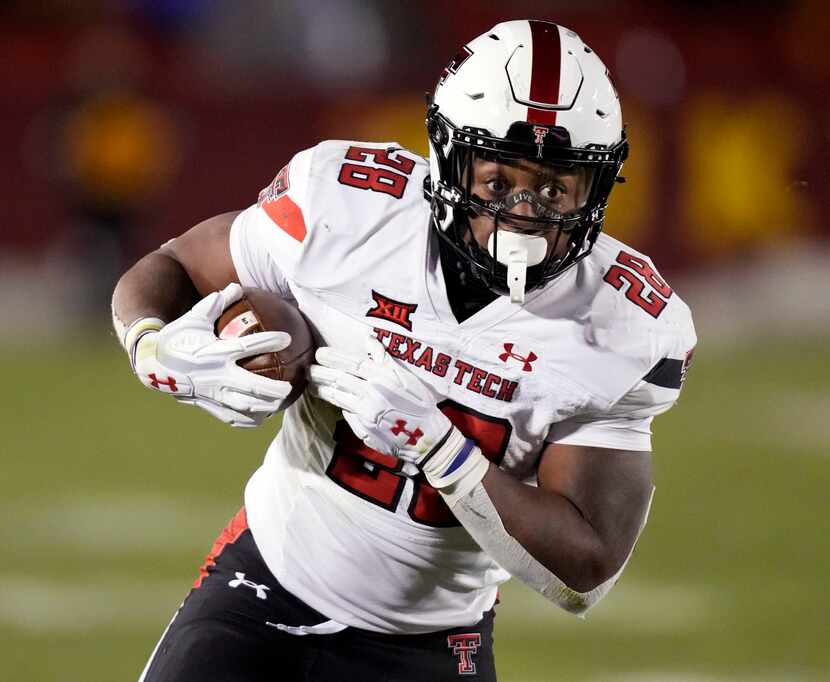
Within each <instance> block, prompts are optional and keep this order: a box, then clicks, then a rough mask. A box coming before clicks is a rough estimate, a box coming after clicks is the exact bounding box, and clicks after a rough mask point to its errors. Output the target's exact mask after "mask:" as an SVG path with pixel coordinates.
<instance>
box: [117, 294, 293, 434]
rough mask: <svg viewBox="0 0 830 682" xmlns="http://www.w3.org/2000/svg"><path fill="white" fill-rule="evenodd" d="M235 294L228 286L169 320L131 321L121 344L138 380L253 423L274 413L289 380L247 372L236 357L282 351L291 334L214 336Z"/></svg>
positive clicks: (236, 422)
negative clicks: (167, 321)
mask: <svg viewBox="0 0 830 682" xmlns="http://www.w3.org/2000/svg"><path fill="white" fill-rule="evenodd" d="M241 297H242V287H240V286H239V285H238V284H229V285H228V286H227V287H225V288H224V289H223V290H222V291H215V292H213V293H212V294H209V295H208V296H206V297H205V298H203V299H202V300H201V301H199V302H198V303H197V304H196V305H195V306H193V308H191V310H189V311H188V312H186V313H185V314H184V315H182V316H181V317H180V318H178V319H177V320H173V322H170V323H169V324H166V325H165V324H164V323H163V322H162V321H161V320H158V319H155V318H144V319H142V320H138V321H137V322H134V323H133V324H132V325H131V326H130V328H129V329H128V330H127V333H126V337H125V344H124V345H125V347H126V348H127V351H128V352H129V354H130V361H131V363H132V365H133V369H134V370H135V373H136V375H137V376H138V378H139V379H140V381H141V383H143V384H144V385H145V386H147V387H148V388H152V389H155V390H158V391H162V392H163V393H169V394H170V395H172V396H173V397H174V398H176V399H177V400H178V401H179V402H182V403H186V404H190V405H198V406H199V407H201V408H202V409H204V410H207V411H208V412H210V413H211V414H212V415H213V416H214V417H216V418H217V419H220V420H222V421H223V422H225V423H227V424H230V425H231V426H242V427H253V426H259V425H260V424H261V423H262V422H263V421H264V420H265V419H267V418H268V417H270V416H271V415H272V414H274V413H275V412H277V411H278V410H279V409H280V407H281V405H282V401H283V400H284V399H285V398H286V396H288V394H289V393H290V392H291V384H290V383H288V382H287V381H276V380H274V379H269V378H267V377H263V376H259V375H258V374H254V373H253V372H249V371H247V370H245V369H243V368H242V367H240V366H239V365H237V364H236V361H237V360H240V359H242V358H246V357H249V356H251V355H258V354H260V353H268V352H276V351H280V350H283V349H284V348H287V347H288V346H289V344H290V343H291V336H290V335H289V334H287V333H285V332H259V333H256V334H250V335H248V336H242V337H239V338H235V339H218V338H217V337H216V334H215V333H214V327H215V324H216V320H217V319H218V318H219V316H220V315H221V314H222V311H223V310H225V308H227V307H228V306H229V305H231V304H232V303H235V302H236V301H238V300H239V299H240V298H241Z"/></svg>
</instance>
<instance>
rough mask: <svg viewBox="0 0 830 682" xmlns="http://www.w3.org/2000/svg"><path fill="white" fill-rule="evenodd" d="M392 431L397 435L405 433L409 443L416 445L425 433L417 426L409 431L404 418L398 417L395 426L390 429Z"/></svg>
mask: <svg viewBox="0 0 830 682" xmlns="http://www.w3.org/2000/svg"><path fill="white" fill-rule="evenodd" d="M389 430H390V431H391V432H392V433H394V434H395V435H396V436H397V435H399V434H401V433H405V434H406V435H407V436H409V438H407V439H406V444H407V445H416V444H417V443H418V439H419V438H420V437H421V436H423V435H424V432H423V431H421V429H419V428H418V427H417V426H416V427H415V430H414V431H407V430H406V422H405V421H404V420H403V419H398V421H396V422H395V426H393V427H392V428H391V429H389Z"/></svg>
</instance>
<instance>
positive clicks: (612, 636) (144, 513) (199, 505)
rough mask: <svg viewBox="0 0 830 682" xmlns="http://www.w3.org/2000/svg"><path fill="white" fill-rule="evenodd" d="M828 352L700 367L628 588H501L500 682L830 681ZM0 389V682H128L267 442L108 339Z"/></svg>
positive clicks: (767, 349)
mask: <svg viewBox="0 0 830 682" xmlns="http://www.w3.org/2000/svg"><path fill="white" fill-rule="evenodd" d="M704 338H705V337H704ZM827 346H828V339H826V338H825V339H812V340H797V341H796V340H793V339H788V340H786V341H784V340H781V341H764V342H758V343H756V344H754V345H752V346H742V347H740V348H738V349H734V350H731V351H730V350H714V349H711V348H707V345H706V344H705V343H704V344H702V345H701V346H700V347H699V349H698V352H697V355H696V358H695V366H694V368H693V370H692V372H691V375H690V378H689V384H688V386H687V388H686V389H685V391H684V394H683V396H682V398H681V402H680V404H679V405H678V407H677V408H675V409H674V410H673V411H672V412H670V413H669V414H668V415H666V416H664V417H661V418H660V419H658V420H657V422H656V429H655V453H656V456H655V470H656V483H657V493H656V496H655V501H654V507H653V509H652V516H651V521H650V523H649V525H648V527H647V529H646V531H645V533H644V535H643V537H642V538H641V541H640V543H639V545H638V547H637V550H636V552H635V555H634V557H633V559H632V561H631V564H630V565H629V568H628V569H627V571H626V573H625V574H624V576H623V578H622V580H621V581H620V583H619V585H618V586H617V587H616V588H615V589H614V590H613V591H612V592H611V594H610V595H609V596H608V597H607V598H606V600H605V601H603V602H602V603H601V604H600V605H599V606H597V607H596V609H595V610H594V611H592V612H591V613H590V614H589V616H588V618H587V619H585V620H584V621H583V620H578V619H576V618H574V617H572V616H568V615H567V614H565V613H563V612H560V611H558V610H557V609H556V608H555V607H553V606H552V605H550V604H548V603H547V602H545V601H544V600H543V599H542V598H541V597H536V596H535V595H534V594H532V593H531V592H530V591H529V590H527V589H525V588H524V587H522V586H521V585H518V584H515V583H511V584H509V585H508V586H507V589H505V590H504V591H503V594H502V597H503V603H502V605H501V606H500V607H499V610H498V617H497V625H496V656H497V661H498V667H499V671H500V680H502V682H511V681H515V682H534V681H554V680H567V681H576V682H580V681H586V682H587V681H589V680H590V681H599V680H609V681H611V682H614V681H619V682H635V681H636V682H679V681H681V680H682V681H684V682H715V681H719V680H761V681H765V682H766V681H772V680H776V681H777V680H781V681H783V682H790V681H798V682H800V681H810V682H812V681H813V680H825V679H830V625H828V620H829V619H830V588H828V576H829V575H830V532H829V531H830V520H829V519H830V502H828V500H830V495H828V490H830V466H829V465H830V392H828V388H827V386H828V379H830V369H829V368H830V363H828V360H827V351H826V348H827ZM0 377H2V378H3V387H4V390H3V394H2V398H0V401H2V405H1V406H0V407H2V411H0V414H2V425H3V429H2V440H0V451H1V452H2V460H0V461H2V469H0V505H2V520H3V522H2V524H0V546H2V552H3V562H2V563H3V566H2V568H1V569H0V571H2V576H0V680H2V682H52V681H59V682H96V681H98V680H101V681H110V680H135V679H137V677H138V674H139V672H140V671H141V668H142V667H143V665H144V662H145V660H146V658H147V656H148V654H149V653H150V651H151V650H152V648H153V646H154V645H155V642H156V639H157V638H158V636H159V635H160V633H161V631H162V630H163V629H164V627H165V625H166V624H167V622H168V620H169V619H170V617H171V615H172V614H173V612H174V610H175V609H176V606H177V605H178V603H179V601H180V600H181V598H182V597H183V596H184V595H185V593H186V592H187V590H188V588H189V586H190V584H191V583H192V581H193V579H194V577H195V575H196V571H197V568H198V566H199V564H200V563H201V560H202V559H203V557H204V555H205V553H206V551H207V550H208V549H209V547H210V545H211V543H212V541H213V539H214V538H215V537H216V535H217V534H218V532H219V530H220V529H221V528H222V526H223V525H224V523H225V521H226V520H227V519H228V518H229V517H230V516H231V515H232V514H233V513H234V512H235V511H236V510H237V509H238V507H239V506H240V503H241V493H242V487H243V484H244V482H245V480H246V478H247V476H248V475H249V473H250V472H251V471H252V470H253V469H254V468H255V467H256V466H257V464H258V463H259V461H260V458H261V456H262V453H263V450H264V446H265V444H266V442H267V441H268V440H269V439H270V437H271V436H272V434H273V431H274V429H275V428H276V424H273V425H269V426H267V427H263V428H262V429H260V430H256V431H236V430H232V429H230V428H228V427H225V426H224V425H222V424H220V423H218V422H215V421H214V420H213V419H211V418H210V417H209V416H208V415H206V414H204V413H202V412H201V411H199V410H196V409H190V408H187V407H182V406H178V405H176V404H173V402H172V401H171V400H169V399H166V398H164V397H162V396H159V395H154V394H153V393H151V392H150V391H147V390H145V389H143V388H141V386H140V385H139V384H138V383H137V382H136V381H135V380H134V379H133V378H132V377H131V374H130V372H129V368H128V366H127V363H126V359H125V357H123V353H122V352H121V351H120V350H119V349H118V348H117V347H116V343H115V341H114V340H112V339H111V338H108V337H106V335H105V334H103V333H102V334H101V336H100V337H99V338H98V339H97V340H94V341H89V340H84V339H75V340H73V341H70V340H66V341H64V342H63V343H61V344H60V345H57V344H53V345H43V346H41V347H37V346H33V347H28V348H25V349H24V348H10V347H5V348H4V349H3V353H2V354H1V355H0ZM275 679H277V678H275ZM355 682H362V681H355Z"/></svg>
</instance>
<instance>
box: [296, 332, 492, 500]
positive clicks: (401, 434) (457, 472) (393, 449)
mask: <svg viewBox="0 0 830 682" xmlns="http://www.w3.org/2000/svg"><path fill="white" fill-rule="evenodd" d="M315 358H316V359H317V362H319V363H320V364H319V365H312V366H311V367H310V369H309V378H310V381H311V386H312V390H313V391H314V392H316V394H317V395H318V396H319V397H320V398H322V399H323V400H326V401H327V402H330V403H331V404H332V405H335V406H337V407H339V408H340V409H342V410H343V417H344V419H345V420H346V421H347V422H348V423H349V426H351V428H352V431H354V433H355V435H356V436H357V437H358V438H360V439H361V440H362V441H363V442H364V443H365V444H366V445H367V446H368V447H370V448H372V449H373V450H378V451H379V452H383V453H386V454H391V455H394V456H396V457H400V458H401V459H402V460H404V461H406V462H411V463H413V464H414V465H415V466H416V467H418V469H420V470H421V471H423V473H424V474H425V475H426V478H427V481H428V482H429V484H430V485H431V486H433V487H434V488H437V489H438V490H440V491H441V492H442V493H444V494H445V497H446V496H447V495H452V496H453V498H456V497H463V495H465V494H466V493H467V492H469V491H470V490H472V488H473V487H474V486H475V485H476V484H477V483H479V482H480V481H481V479H482V478H484V475H485V474H486V473H487V468H488V466H489V463H488V461H487V459H486V458H485V457H484V455H482V454H481V451H480V450H479V448H478V446H477V445H476V442H475V441H474V440H472V439H469V438H465V437H464V435H463V434H462V433H461V432H460V431H459V430H458V429H457V428H456V427H455V426H453V425H452V422H450V420H449V419H448V418H447V416H446V415H445V414H444V413H443V412H441V410H439V409H438V407H437V405H436V404H435V397H434V395H433V394H432V392H431V390H430V388H429V387H428V386H427V385H426V384H425V383H423V382H422V381H421V380H420V379H419V378H418V377H416V376H415V375H414V374H412V372H410V371H409V370H408V369H407V368H406V367H404V366H403V365H401V364H399V363H397V362H396V361H395V359H394V358H393V357H392V356H391V355H389V354H388V353H387V352H386V349H385V348H384V347H383V345H382V344H381V343H380V342H379V341H378V340H377V339H375V338H369V340H368V342H367V352H366V354H354V353H346V352H343V351H339V350H336V349H334V348H330V347H322V348H318V349H317V353H316V355H315Z"/></svg>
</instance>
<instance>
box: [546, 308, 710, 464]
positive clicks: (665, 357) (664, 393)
mask: <svg viewBox="0 0 830 682" xmlns="http://www.w3.org/2000/svg"><path fill="white" fill-rule="evenodd" d="M686 311H688V309H686ZM696 342H697V337H696V336H695V332H694V327H693V326H692V322H691V316H690V315H688V318H687V323H686V324H684V325H682V326H681V329H677V330H676V332H675V333H673V334H671V335H669V336H668V338H667V339H666V340H665V342H664V343H663V344H658V346H657V348H656V350H657V351H658V354H657V357H658V359H657V360H656V361H654V364H653V365H652V367H651V369H650V370H649V371H648V372H647V373H646V374H645V375H644V376H643V377H642V378H641V379H640V380H639V381H637V383H636V384H635V385H634V386H633V387H632V388H631V389H630V390H629V391H628V392H627V393H625V394H624V395H623V396H622V397H621V398H620V399H619V400H618V401H617V402H616V403H614V404H613V405H611V406H610V407H609V408H607V409H605V410H602V411H587V412H584V413H580V414H577V415H575V416H573V417H571V418H569V419H565V420H563V421H561V422H557V423H555V424H553V425H552V426H551V428H550V431H549V433H548V436H547V438H546V440H547V441H548V442H551V443H562V444H566V445H584V446H589V447H601V448H612V449H615V450H641V451H650V450H651V423H652V420H653V419H654V417H656V416H657V415H660V414H662V413H663V412H666V411H667V410H669V409H670V408H671V407H672V405H674V404H675V402H677V399H678V397H679V396H680V390H681V388H682V387H683V383H684V381H685V379H686V373H687V372H688V370H689V366H690V364H691V360H692V355H693V354H694V346H695V343H696ZM659 346H662V349H661V348H659Z"/></svg>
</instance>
